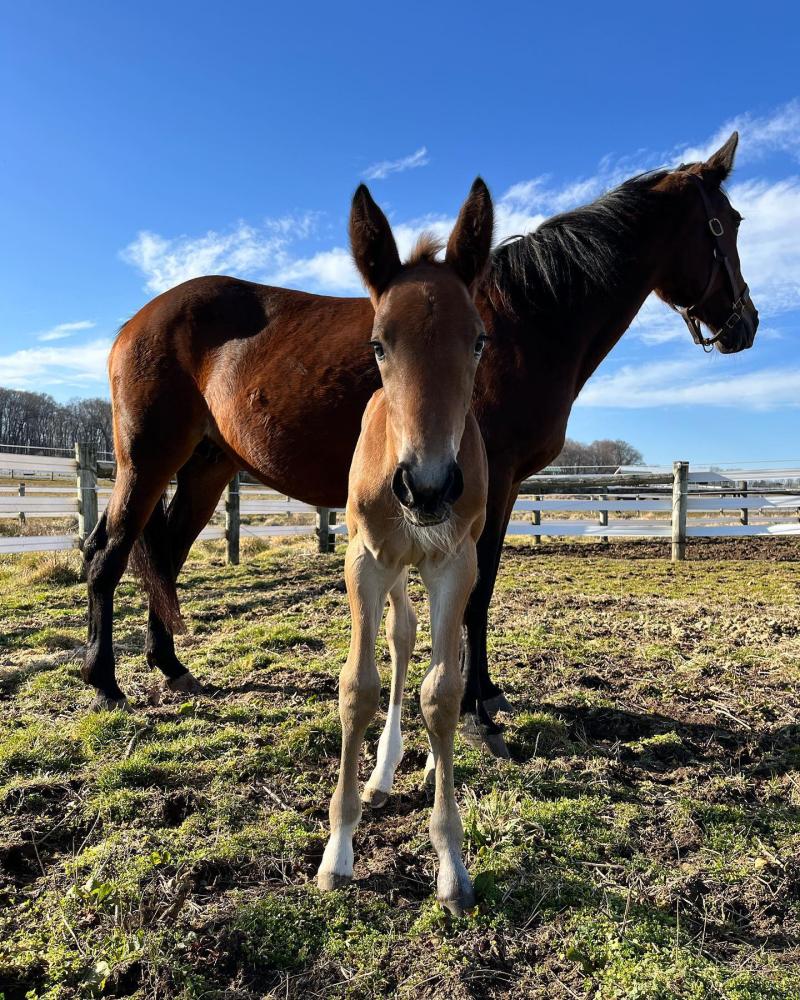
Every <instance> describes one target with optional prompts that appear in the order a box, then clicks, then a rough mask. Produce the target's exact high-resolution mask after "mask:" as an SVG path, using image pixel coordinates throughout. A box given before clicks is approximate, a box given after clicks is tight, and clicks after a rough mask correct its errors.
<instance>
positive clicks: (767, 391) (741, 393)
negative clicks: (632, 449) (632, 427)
mask: <svg viewBox="0 0 800 1000" xmlns="http://www.w3.org/2000/svg"><path fill="white" fill-rule="evenodd" d="M703 361H706V367H704V366H703ZM708 361H709V359H704V358H698V359H697V360H696V361H657V362H651V363H648V364H642V365H625V366H623V367H622V368H619V369H618V370H617V371H615V372H612V373H610V374H608V375H603V374H600V375H596V376H594V377H593V378H592V379H590V380H589V382H588V383H587V384H586V385H585V386H584V388H583V390H582V392H581V394H580V395H579V396H578V399H577V400H576V403H575V405H576V406H584V407H615V408H622V409H646V408H652V407H659V406H670V407H674V406H682V405H683V406H689V405H691V406H730V407H735V408H736V409H738V410H776V409H783V408H787V407H797V406H800V368H762V369H760V370H756V371H751V372H743V371H742V370H741V369H739V370H738V371H736V370H731V369H730V368H727V369H726V370H725V371H720V372H716V371H709V368H708Z"/></svg>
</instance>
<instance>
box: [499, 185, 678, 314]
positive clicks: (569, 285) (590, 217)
mask: <svg viewBox="0 0 800 1000" xmlns="http://www.w3.org/2000/svg"><path fill="white" fill-rule="evenodd" d="M669 172H670V171H668V170H654V171H650V172H648V173H646V174H640V175H639V176H637V177H632V178H631V179H630V180H627V181H625V182H624V183H623V184H620V186H619V187H617V188H614V189H613V190H612V191H609V192H608V193H606V194H604V195H602V196H601V197H600V198H598V199H597V201H593V202H592V203H591V204H590V205H585V206H583V207H582V208H576V209H573V210H572V211H569V212H563V213H562V214H561V215H555V216H553V218H552V219H548V220H547V221H546V222H543V223H542V224H541V226H539V228H538V229H536V230H534V232H532V233H528V234H527V235H525V236H513V237H511V238H510V239H508V240H504V241H503V242H502V243H501V244H500V245H499V246H498V247H496V248H495V250H494V252H493V254H492V260H491V264H490V268H489V273H488V275H487V279H486V286H485V288H486V291H487V294H488V296H489V298H490V299H491V301H492V303H493V304H494V305H495V307H496V308H502V309H503V310H505V311H512V312H513V311H516V309H515V305H516V304H519V305H522V304H523V303H524V304H525V305H526V308H527V309H528V310H530V309H533V310H534V311H540V310H545V309H548V308H552V307H553V306H554V305H556V304H557V303H560V304H561V305H563V303H564V300H565V299H567V300H569V299H570V298H571V299H573V300H574V298H575V296H576V295H584V296H585V295H588V294H592V293H598V294H602V293H604V292H612V291H614V290H615V289H616V288H617V287H618V286H619V283H620V279H621V278H622V276H623V274H624V273H625V271H626V270H627V268H628V265H629V263H630V261H631V259H632V258H633V256H634V255H635V252H636V247H635V246H634V241H633V239H632V237H633V236H634V235H635V234H636V232H637V230H638V228H639V223H640V222H641V220H643V219H644V218H646V217H647V215H648V214H649V213H650V212H651V211H652V208H653V205H654V196H653V193H652V188H653V185H654V184H655V183H657V182H658V181H659V180H661V179H662V178H663V177H665V176H666V175H667V174H668V173H669Z"/></svg>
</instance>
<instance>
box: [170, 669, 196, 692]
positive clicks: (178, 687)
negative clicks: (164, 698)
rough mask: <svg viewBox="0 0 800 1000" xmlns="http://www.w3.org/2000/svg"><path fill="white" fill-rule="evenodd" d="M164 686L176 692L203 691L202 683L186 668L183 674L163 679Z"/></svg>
mask: <svg viewBox="0 0 800 1000" xmlns="http://www.w3.org/2000/svg"><path fill="white" fill-rule="evenodd" d="M164 687H165V688H166V689H167V690H168V691H174V692H175V693H176V694H202V693H203V686H202V684H201V683H200V682H199V681H198V679H197V678H196V677H195V676H194V674H192V673H191V672H190V671H189V670H187V671H186V673H185V674H181V675H180V677H174V678H170V677H168V678H167V679H166V680H165V681H164Z"/></svg>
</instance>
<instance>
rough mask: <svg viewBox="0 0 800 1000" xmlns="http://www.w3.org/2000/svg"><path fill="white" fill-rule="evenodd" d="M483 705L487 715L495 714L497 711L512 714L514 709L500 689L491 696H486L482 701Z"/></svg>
mask: <svg viewBox="0 0 800 1000" xmlns="http://www.w3.org/2000/svg"><path fill="white" fill-rule="evenodd" d="M483 707H484V708H485V709H486V711H487V712H488V713H489V715H497V713H498V712H505V713H506V715H513V714H514V709H513V707H512V706H511V704H510V703H509V701H508V698H506V696H505V695H504V694H503V692H502V691H500V693H499V694H496V695H495V696H494V697H493V698H487V699H486V701H485V702H484V703H483Z"/></svg>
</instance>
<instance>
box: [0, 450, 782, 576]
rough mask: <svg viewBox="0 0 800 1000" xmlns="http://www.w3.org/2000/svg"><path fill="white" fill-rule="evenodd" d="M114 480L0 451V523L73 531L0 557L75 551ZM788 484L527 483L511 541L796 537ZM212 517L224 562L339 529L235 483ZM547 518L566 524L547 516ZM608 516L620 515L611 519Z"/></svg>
mask: <svg viewBox="0 0 800 1000" xmlns="http://www.w3.org/2000/svg"><path fill="white" fill-rule="evenodd" d="M111 475H113V466H112V465H111V463H108V462H98V461H97V460H96V458H95V456H94V455H93V453H92V449H91V448H90V447H88V446H85V445H77V446H76V452H75V458H59V457H54V456H38V455H37V456H33V455H17V454H6V453H2V452H0V477H1V478H9V479H13V478H17V479H19V480H20V481H19V483H18V485H16V486H12V485H8V486H0V519H18V520H19V521H20V522H21V523H24V524H26V525H27V520H28V518H68V517H77V519H78V531H77V532H76V533H74V534H58V535H55V534H54V535H32V534H17V535H12V536H3V535H0V554H3V553H11V552H35V551H39V552H46V551H57V550H61V549H70V548H74V547H80V546H81V545H82V543H83V540H84V539H85V537H86V536H87V535H88V534H89V533H90V532H91V530H92V528H93V527H94V525H95V523H96V521H97V518H98V516H99V515H100V514H101V513H102V512H103V511H104V510H105V508H106V506H107V504H108V501H109V498H110V495H111V487H109V486H103V485H98V480H99V478H101V477H108V476H111ZM681 477H682V478H681ZM745 477H746V478H745ZM42 478H45V479H48V478H49V479H50V480H51V482H52V483H53V484H55V482H56V480H64V479H67V478H72V479H74V481H75V486H74V487H68V486H63V485H58V486H57V485H35V486H34V485H29V483H28V482H27V481H26V480H30V479H37V480H40V479H42ZM792 479H800V468H790V469H777V468H772V467H770V468H763V469H747V470H745V469H734V470H723V471H719V470H705V471H703V470H689V469H688V465H687V463H682V462H676V463H675V465H674V467H673V469H672V470H664V471H653V470H635V471H623V472H620V473H616V474H613V475H612V474H608V475H596V474H588V475H540V476H533V477H531V479H529V480H526V481H525V483H523V485H522V488H521V490H520V497H519V499H518V500H517V503H516V504H515V506H514V515H515V516H514V518H513V519H512V520H511V522H510V524H509V526H508V534H509V535H516V536H518V535H527V536H532V537H533V539H534V541H535V542H538V541H540V540H541V539H542V538H543V537H567V538H602V539H608V538H672V543H673V545H672V549H673V558H674V559H681V558H683V552H684V550H685V545H686V541H687V539H690V538H699V537H707V538H719V537H732V538H741V537H753V536H764V535H767V536H772V535H800V488H798V485H797V484H793V485H792V484H790V480H792ZM748 482H751V483H752V482H757V483H758V484H759V485H758V488H757V489H748ZM764 483H767V484H769V485H768V486H764ZM773 484H775V485H773ZM587 494H589V495H587ZM216 512H217V513H218V514H224V516H225V525H224V526H222V525H219V524H209V525H208V526H207V527H206V528H204V529H203V531H202V532H201V533H200V539H201V540H208V539H225V540H226V541H227V546H228V558H229V560H230V561H231V562H238V553H239V542H240V539H241V537H256V538H267V537H280V536H294V535H316V536H317V538H318V541H319V547H320V550H321V551H330V550H331V549H332V548H333V545H334V542H335V536H336V535H338V534H342V533H344V532H345V531H346V528H345V526H344V525H343V524H336V516H337V513H338V511H336V510H333V509H329V508H318V507H312V506H310V505H309V504H306V503H302V502H301V501H299V500H293V499H291V498H290V497H285V496H281V495H280V494H278V493H276V492H275V491H273V490H269V489H266V488H264V487H260V486H247V485H240V484H239V477H238V476H237V477H235V478H234V480H233V482H232V483H231V484H230V486H229V487H228V489H227V491H226V493H225V496H224V497H223V499H222V500H221V501H220V503H219V504H218V505H217V508H216ZM554 513H560V514H566V515H571V517H569V519H551V515H552V514H554ZM659 514H661V515H663V517H662V518H659V517H657V516H651V515H659ZM277 515H289V516H295V515H314V517H315V523H313V524H312V523H290V524H258V523H249V521H248V520H245V521H242V518H243V517H244V518H247V519H249V518H252V517H255V518H259V517H264V516H268V517H269V516H277ZM542 515H545V519H543V517H542ZM581 515H584V516H583V517H581ZM609 515H622V516H621V517H617V518H615V519H613V520H612V519H610V517H609ZM731 515H733V517H731ZM520 517H523V518H526V519H525V520H520Z"/></svg>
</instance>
